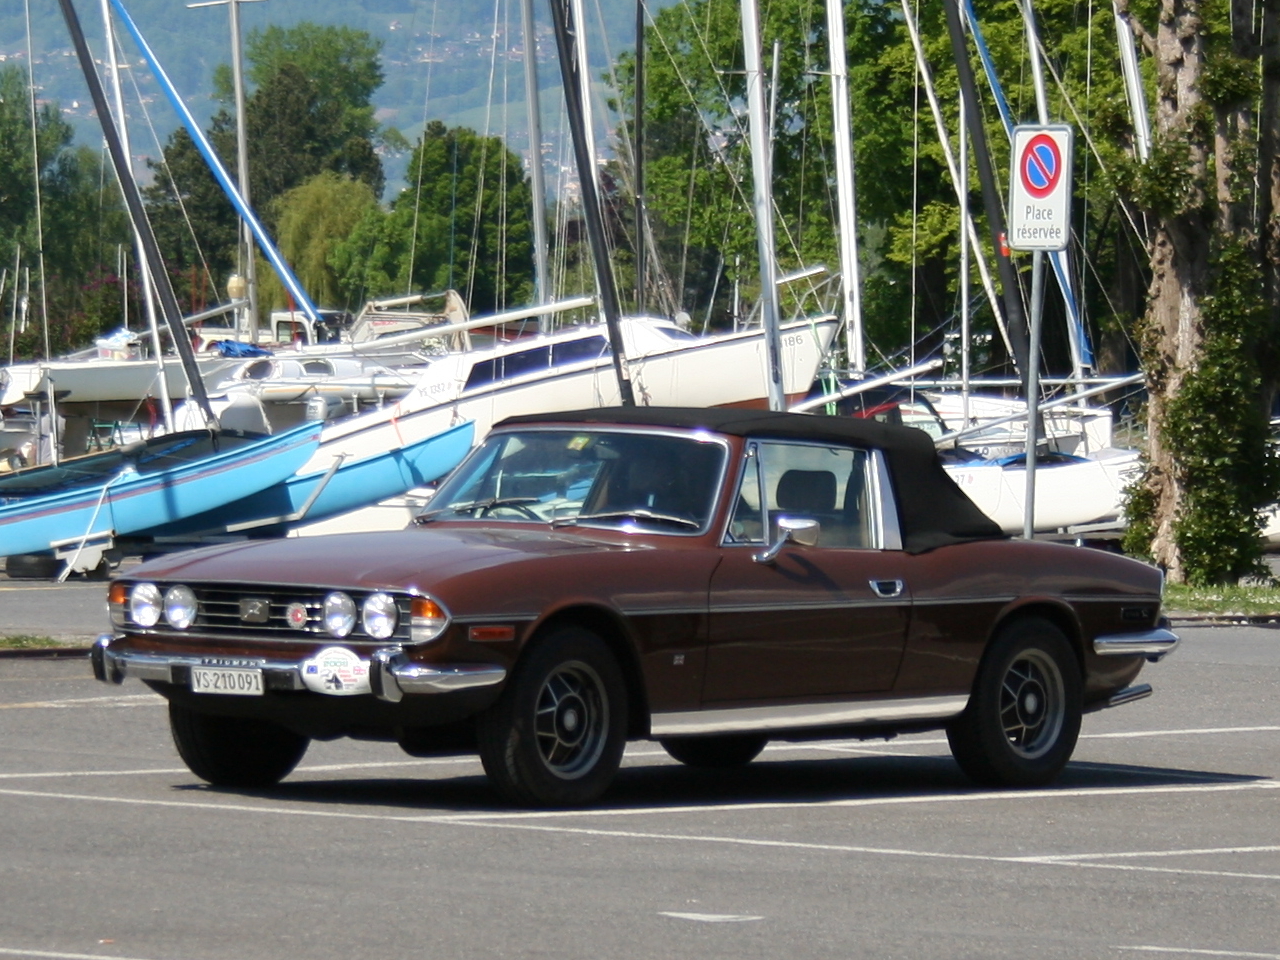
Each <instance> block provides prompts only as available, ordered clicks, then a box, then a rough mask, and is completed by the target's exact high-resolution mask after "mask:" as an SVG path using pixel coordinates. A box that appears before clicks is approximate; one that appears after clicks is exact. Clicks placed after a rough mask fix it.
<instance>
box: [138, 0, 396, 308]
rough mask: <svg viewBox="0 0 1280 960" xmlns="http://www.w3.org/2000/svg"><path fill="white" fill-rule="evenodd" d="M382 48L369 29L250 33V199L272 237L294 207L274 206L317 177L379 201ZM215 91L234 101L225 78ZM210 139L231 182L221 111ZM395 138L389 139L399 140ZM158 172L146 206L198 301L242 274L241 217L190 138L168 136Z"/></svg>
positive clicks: (230, 121) (232, 164)
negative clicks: (377, 113)
mask: <svg viewBox="0 0 1280 960" xmlns="http://www.w3.org/2000/svg"><path fill="white" fill-rule="evenodd" d="M380 49H381V44H380V43H379V42H377V41H374V40H372V39H371V38H370V37H369V35H368V34H367V33H364V32H363V31H358V30H351V29H349V28H346V27H334V26H320V25H317V24H314V23H306V22H304V23H299V24H295V25H294V26H292V27H288V28H282V27H269V28H267V29H266V30H264V31H254V32H252V33H251V34H250V36H249V40H248V44H247V53H246V59H247V60H248V62H249V64H250V67H249V70H248V78H249V80H251V81H252V82H253V83H254V84H255V85H256V89H254V90H253V92H252V93H251V94H250V95H249V96H248V98H247V100H246V102H245V128H246V141H247V144H248V151H249V187H250V199H251V201H252V203H253V207H254V209H255V210H256V211H258V212H259V215H260V216H261V217H262V219H263V220H264V221H265V222H266V224H267V226H268V228H269V230H271V231H272V232H275V231H277V230H278V229H279V226H280V224H279V222H278V220H277V217H278V215H279V213H280V212H281V211H283V210H285V209H287V207H288V205H287V204H286V205H284V206H281V205H280V204H279V203H278V202H277V201H279V200H280V199H281V198H283V197H284V196H285V195H286V194H288V193H289V192H290V191H292V190H294V189H296V188H298V187H301V186H302V185H303V184H305V183H307V182H308V181H310V180H312V179H313V178H315V177H316V176H318V175H319V174H321V173H325V172H328V173H331V174H333V175H334V176H335V177H336V178H338V179H341V178H350V179H351V180H354V181H359V182H361V183H362V184H364V185H365V187H366V189H367V190H368V191H369V192H370V194H371V195H372V196H375V197H376V196H378V195H380V194H381V193H382V189H383V185H384V176H383V171H382V161H381V160H380V159H379V157H378V153H377V144H376V142H375V141H376V139H377V124H376V123H375V121H374V118H373V107H372V105H371V103H370V98H371V96H372V95H373V92H374V91H375V90H376V89H377V88H378V85H379V84H380V83H381V82H382V68H381V66H380V64H379V58H378V57H379V51H380ZM217 87H218V93H219V96H220V97H222V98H223V99H224V100H230V99H231V95H230V73H229V71H224V72H220V73H219V76H218V83H217ZM207 136H208V139H209V141H210V142H211V144H212V145H213V147H214V149H215V150H216V151H217V153H218V156H219V157H220V158H221V160H222V162H223V165H224V166H225V167H226V168H227V170H228V171H231V172H232V173H233V176H234V171H235V170H236V125H235V118H234V116H232V114H231V113H230V112H228V110H227V109H225V108H224V109H222V110H220V111H219V112H218V113H217V114H215V115H214V117H213V120H212V122H211V124H210V127H209V130H208V131H207ZM396 136H398V135H394V134H393V135H391V136H389V137H387V138H384V139H389V140H391V141H394V140H395V138H396ZM154 166H155V167H156V183H155V184H154V185H153V186H152V187H151V188H149V190H148V191H147V200H148V204H149V206H150V208H151V213H152V216H153V218H154V222H155V225H156V232H157V235H158V236H159V237H160V238H161V246H162V248H163V249H164V251H165V254H166V257H167V258H168V259H169V261H170V263H171V266H172V273H173V276H174V285H175V288H177V289H179V291H181V292H185V293H186V294H187V295H189V296H190V297H191V298H192V301H193V303H194V301H195V300H196V299H198V298H199V299H202V298H203V297H202V295H205V296H208V295H212V293H213V288H214V287H215V286H216V287H217V288H219V289H221V288H222V286H223V285H224V284H225V282H226V278H227V277H228V275H229V274H231V273H232V272H235V271H237V270H242V269H243V268H242V267H241V266H240V265H239V264H238V254H237V244H236V234H237V227H236V214H235V210H234V208H233V207H232V205H231V203H230V201H229V200H227V198H226V197H225V195H224V194H223V192H222V190H221V188H220V187H219V186H218V184H217V182H216V180H215V179H214V177H213V174H212V173H210V172H209V169H208V165H207V164H206V163H205V161H204V158H203V157H202V156H201V155H200V153H199V151H198V149H197V148H196V146H195V143H194V141H192V139H191V137H190V136H189V135H188V134H187V133H186V131H184V130H178V131H176V132H175V133H174V134H173V135H172V136H171V137H170V138H169V141H168V143H167V144H166V145H165V150H164V161H163V162H162V163H161V164H155V165H154ZM330 239H333V238H330ZM193 276H194V277H195V279H194V280H193V279H192V277H193ZM318 276H322V277H323V280H324V283H325V284H326V286H324V287H323V288H322V290H323V291H324V292H321V290H316V291H311V292H312V294H313V295H314V296H316V297H318V298H320V299H325V298H327V297H328V296H329V291H330V290H331V286H329V285H327V284H329V278H328V275H327V274H325V275H318ZM304 282H305V281H304ZM215 299H216V297H215Z"/></svg>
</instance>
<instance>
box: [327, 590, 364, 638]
mask: <svg viewBox="0 0 1280 960" xmlns="http://www.w3.org/2000/svg"><path fill="white" fill-rule="evenodd" d="M355 625H356V602H355V601H354V600H352V599H351V598H350V597H348V596H347V595H346V594H345V593H341V592H334V593H331V594H329V595H328V596H327V597H325V598H324V628H325V629H326V630H328V631H329V635H330V636H334V637H345V636H346V635H347V634H349V633H350V632H351V631H352V630H354V629H355Z"/></svg>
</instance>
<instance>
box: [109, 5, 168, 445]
mask: <svg viewBox="0 0 1280 960" xmlns="http://www.w3.org/2000/svg"><path fill="white" fill-rule="evenodd" d="M102 26H103V31H104V34H105V36H106V38H107V63H108V65H109V66H110V68H111V93H112V99H114V100H115V107H116V113H115V115H116V125H115V126H116V131H117V132H118V133H119V135H120V146H121V147H122V148H123V149H124V154H125V156H126V157H129V158H130V159H132V157H133V151H132V150H131V149H130V147H129V125H128V123H126V121H125V117H124V92H123V91H122V90H121V86H120V64H119V62H118V61H117V60H116V32H115V28H114V27H113V26H112V23H111V2H110V0H102ZM133 245H134V247H135V248H136V249H137V251H138V284H139V286H141V287H142V301H143V304H144V305H145V306H146V311H147V326H148V328H149V329H150V331H151V351H152V353H153V354H154V355H155V358H156V384H157V387H158V390H159V393H160V412H161V414H162V416H163V417H164V428H165V430H167V431H169V432H170V433H172V432H173V402H172V401H171V400H170V399H169V374H168V372H167V371H166V370H165V368H164V346H163V344H161V342H160V323H159V318H158V317H157V316H156V297H155V292H154V290H153V289H152V285H151V269H150V268H149V267H148V266H147V258H146V256H145V255H144V254H143V252H142V235H141V234H139V233H138V231H137V229H135V230H134V231H133ZM125 302H126V303H128V298H127V296H126V300H125Z"/></svg>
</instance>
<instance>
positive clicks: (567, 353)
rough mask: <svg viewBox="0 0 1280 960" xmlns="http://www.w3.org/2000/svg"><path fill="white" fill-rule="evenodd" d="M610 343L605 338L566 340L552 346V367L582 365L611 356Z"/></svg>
mask: <svg viewBox="0 0 1280 960" xmlns="http://www.w3.org/2000/svg"><path fill="white" fill-rule="evenodd" d="M609 352H610V351H609V341H608V340H606V339H605V338H604V337H583V338H582V339H580V340H564V341H561V342H560V343H554V344H552V345H551V365H552V366H553V367H558V366H561V365H562V364H566V363H581V362H582V361H583V360H598V359H600V358H601V357H607V356H609Z"/></svg>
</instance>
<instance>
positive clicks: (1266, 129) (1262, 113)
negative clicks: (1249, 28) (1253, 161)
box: [1258, 3, 1280, 410]
mask: <svg viewBox="0 0 1280 960" xmlns="http://www.w3.org/2000/svg"><path fill="white" fill-rule="evenodd" d="M1259 53H1260V54H1261V58H1262V98H1261V104H1260V107H1259V110H1258V157H1259V163H1258V228H1259V231H1260V233H1261V236H1260V238H1259V239H1260V244H1261V247H1262V249H1261V261H1262V287H1263V296H1264V298H1265V302H1266V304H1267V325H1268V327H1269V328H1270V334H1271V336H1270V337H1268V338H1266V342H1268V343H1270V344H1275V343H1276V342H1277V340H1280V9H1277V5H1276V4H1274V3H1266V4H1263V6H1262V29H1261V43H1260V50H1259ZM1273 350H1274V348H1273ZM1263 378H1264V385H1263V397H1264V401H1265V402H1266V405H1267V409H1268V410H1269V409H1270V406H1271V400H1272V398H1273V397H1274V396H1275V393H1276V389H1277V383H1278V382H1280V357H1277V356H1276V355H1275V354H1274V353H1273V352H1270V353H1267V354H1264V357H1263Z"/></svg>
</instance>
